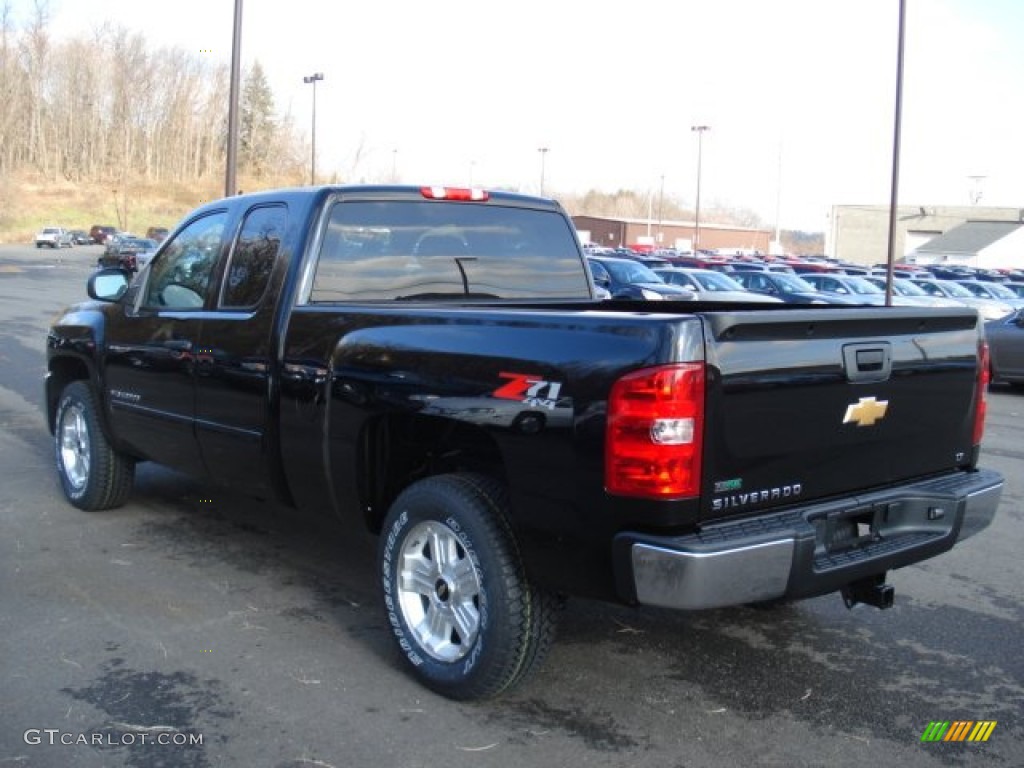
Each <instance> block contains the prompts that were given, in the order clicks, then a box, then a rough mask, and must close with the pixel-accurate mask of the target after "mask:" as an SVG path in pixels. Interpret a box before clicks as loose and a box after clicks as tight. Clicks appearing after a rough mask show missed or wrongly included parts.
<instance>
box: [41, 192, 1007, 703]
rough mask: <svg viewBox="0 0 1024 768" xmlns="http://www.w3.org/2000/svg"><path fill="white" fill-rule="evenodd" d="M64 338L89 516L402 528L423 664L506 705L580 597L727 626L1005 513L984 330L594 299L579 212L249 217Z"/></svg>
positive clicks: (178, 246) (464, 198)
mask: <svg viewBox="0 0 1024 768" xmlns="http://www.w3.org/2000/svg"><path fill="white" fill-rule="evenodd" d="M88 293H89V296H90V297H91V299H92V301H89V302H85V303H82V304H79V305H77V306H74V307H71V308H69V309H68V310H66V311H65V312H64V313H63V314H62V315H61V316H60V317H59V318H58V319H57V320H56V321H55V322H54V323H53V325H52V328H51V329H50V331H49V335H48V340H47V343H48V371H47V377H46V385H45V391H46V405H47V413H48V415H49V425H50V429H51V431H52V433H53V435H54V441H55V450H56V464H57V471H58V474H59V477H60V482H61V484H62V486H63V490H64V493H65V494H66V496H67V498H68V500H69V501H70V502H71V504H73V505H75V506H77V507H80V508H82V509H85V510H99V509H105V508H110V507H114V506H117V505H119V504H122V503H124V502H125V500H126V499H127V497H128V495H129V492H130V490H131V485H132V479H133V471H134V467H135V465H136V463H137V462H139V461H154V462H159V463H161V464H166V465H169V466H172V467H175V468H177V469H179V470H183V471H186V472H190V473H195V474H197V475H205V476H208V477H210V478H213V479H216V480H220V481H224V482H226V483H229V484H231V485H233V486H235V487H238V488H240V489H243V490H245V491H247V492H249V493H252V494H256V495H261V496H268V497H273V498H275V499H277V500H279V501H281V502H283V503H284V504H286V505H294V506H299V507H302V508H311V509H316V510H323V511H324V512H328V513H333V514H336V515H340V516H343V517H344V518H347V519H349V520H351V521H354V523H355V524H357V525H361V526H365V527H366V528H367V529H369V530H370V531H373V532H375V533H378V534H379V549H378V558H379V578H380V581H381V587H382V588H381V594H382V602H383V605H384V608H385V610H386V614H387V618H388V621H389V624H390V626H391V628H392V630H393V633H394V638H395V640H396V641H397V644H398V646H399V648H400V649H401V653H402V654H403V655H404V657H405V659H407V661H408V663H409V667H410V669H411V670H413V671H414V674H415V675H416V676H417V677H418V678H419V679H420V680H421V681H422V682H423V683H424V684H426V685H427V686H429V687H430V688H432V689H434V690H435V691H438V692H440V693H442V694H444V695H447V696H450V697H453V698H465V699H469V698H478V697H485V696H491V695H495V694H497V693H499V692H501V691H502V690H505V689H507V688H508V687H509V686H511V685H513V684H514V683H516V682H517V681H519V680H520V679H522V678H523V677H524V676H525V675H526V673H527V672H528V671H529V670H530V669H531V667H533V666H534V665H535V664H536V663H537V661H538V660H539V659H540V658H541V657H542V656H543V655H544V652H545V650H546V649H547V648H548V646H549V645H550V643H551V640H552V637H553V631H554V629H553V628H554V616H555V612H556V609H557V607H558V604H559V602H560V601H561V600H562V599H563V598H564V597H565V596H586V597H590V598H599V599H605V600H612V601H619V602H622V603H627V604H635V605H649V606H663V607H670V608H678V609H703V608H713V607H716V606H726V605H736V604H745V603H759V602H767V601H775V600H789V599H797V598H803V597H809V596H813V595H821V594H825V593H829V592H837V591H838V592H841V594H842V595H843V597H844V599H845V600H846V601H847V604H853V603H856V602H862V603H868V604H872V605H876V606H879V607H887V606H888V605H890V604H891V602H892V599H893V591H892V587H891V586H889V585H888V584H887V583H886V577H887V573H888V572H889V571H891V570H893V569H896V568H899V567H902V566H906V565H909V564H911V563H916V562H919V561H921V560H924V559H926V558H930V557H933V556H935V555H938V554H940V553H942V552H944V551H946V550H948V549H950V548H951V547H952V546H953V545H954V543H955V542H956V541H957V540H958V539H962V538H965V537H966V536H968V535H971V534H973V533H975V532H977V531H978V530H980V529H982V528H984V527H985V526H986V525H987V524H988V523H989V522H990V521H991V519H992V516H993V514H994V513H995V510H996V507H997V505H998V502H999V498H1000V494H1001V491H1002V478H1001V477H1000V476H999V475H998V474H996V473H994V472H991V471H986V470H983V469H979V468H978V466H977V464H978V457H979V446H980V443H981V438H982V430H983V425H984V416H985V397H986V384H987V377H988V365H987V362H986V359H987V348H986V345H985V339H984V334H983V331H982V325H981V324H980V323H979V320H978V317H977V314H976V313H975V312H974V311H973V310H971V309H966V308H965V309H959V308H952V309H941V310H936V309H916V308H913V309H908V308H884V307H883V308H877V307H875V308H861V307H844V306H821V307H813V308H811V307H802V306H799V305H791V304H779V305H764V304H754V303H751V304H749V305H746V304H720V305H716V304H709V303H702V302H694V301H685V302H670V301H659V302H654V301H650V302H629V301H605V302H599V301H596V300H594V298H593V285H592V283H591V281H590V277H589V273H588V271H587V269H586V266H585V262H584V257H583V254H582V251H581V248H580V245H579V242H578V239H577V237H576V234H575V231H574V229H573V226H572V223H571V221H570V219H569V218H568V217H567V215H566V213H565V212H564V210H563V209H562V208H561V207H560V206H559V205H558V204H557V203H555V202H553V201H550V200H542V199H537V198H531V197H526V196H520V195H514V194H508V193H499V192H487V191H481V190H475V189H474V190H467V189H451V188H435V187H424V188H411V187H375V186H358V187H356V186H353V187H346V186H339V187H320V188H308V189H291V190H283V191H277V192H264V193H258V194H250V195H242V196H238V197H234V198H227V199H224V200H220V201H217V202H213V203H210V204H208V205H206V206H204V207H202V208H200V209H198V210H196V211H195V212H193V213H192V214H190V215H189V216H188V217H186V218H185V219H184V220H183V221H182V222H181V224H180V225H179V226H178V227H177V228H176V230H175V231H174V232H172V234H171V236H170V237H169V238H168V239H167V240H166V241H165V242H164V243H163V244H162V245H161V247H160V249H159V251H158V252H157V254H156V255H155V256H154V257H153V259H152V261H151V262H150V263H149V264H148V265H147V266H146V267H145V268H144V269H143V270H142V271H141V272H140V273H139V274H138V275H137V276H135V277H134V279H132V276H131V275H129V274H128V273H126V272H123V271H121V270H118V269H105V270H100V271H98V272H96V273H95V274H94V275H92V276H91V277H90V280H89V285H88Z"/></svg>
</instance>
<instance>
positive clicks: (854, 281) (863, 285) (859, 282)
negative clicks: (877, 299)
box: [843, 277, 885, 296]
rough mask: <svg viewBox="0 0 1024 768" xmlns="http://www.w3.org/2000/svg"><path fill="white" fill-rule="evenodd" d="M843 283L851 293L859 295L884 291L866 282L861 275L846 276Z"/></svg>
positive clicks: (874, 294)
mask: <svg viewBox="0 0 1024 768" xmlns="http://www.w3.org/2000/svg"><path fill="white" fill-rule="evenodd" d="M843 285H845V286H846V287H847V288H849V289H850V292H851V293H856V294H859V295H861V296H868V295H870V296H877V295H878V294H880V293H885V291H884V290H883V289H881V288H879V287H878V286H877V285H875V284H873V283H870V282H868V281H867V280H865V279H864V278H863V277H848V278H846V279H845V280H844V281H843Z"/></svg>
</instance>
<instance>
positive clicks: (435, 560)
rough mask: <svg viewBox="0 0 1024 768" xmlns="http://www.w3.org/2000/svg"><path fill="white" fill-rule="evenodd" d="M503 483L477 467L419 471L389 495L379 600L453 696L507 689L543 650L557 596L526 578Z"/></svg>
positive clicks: (421, 662) (414, 656) (415, 662)
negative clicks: (423, 474) (473, 470)
mask: <svg viewBox="0 0 1024 768" xmlns="http://www.w3.org/2000/svg"><path fill="white" fill-rule="evenodd" d="M507 504H508V500H507V491H506V490H505V488H504V486H503V485H501V484H500V483H498V482H496V481H494V480H492V479H490V478H486V477H483V476H479V475H468V474H452V475H439V476H436V477H430V478H427V479H425V480H421V481H419V482H417V483H415V484H413V485H411V486H410V487H409V488H407V489H406V490H405V491H403V492H402V493H401V494H400V495H399V497H398V498H397V499H396V500H395V503H394V504H393V505H392V507H391V509H390V511H389V512H388V516H387V519H386V520H385V523H384V530H383V533H382V536H381V540H380V547H379V561H380V568H381V570H380V573H381V578H382V584H383V589H384V607H385V610H386V612H387V617H388V622H389V623H390V625H391V629H392V632H393V633H394V637H395V641H396V642H397V643H398V647H399V649H400V651H401V653H402V655H403V656H404V657H405V659H406V661H408V662H409V664H410V666H411V669H412V672H413V674H414V675H415V676H416V677H417V678H418V679H419V681H420V682H421V683H423V684H424V685H425V686H427V687H428V688H430V689H431V690H433V691H436V692H437V693H440V694H442V695H444V696H447V697H449V698H452V699H459V700H468V699H482V698H489V697H493V696H496V695H498V694H500V693H501V692H503V691H505V690H507V689H508V688H510V687H511V686H513V685H514V684H516V683H517V682H519V681H520V680H521V679H523V678H524V677H525V676H526V675H527V674H528V673H529V672H530V670H531V669H532V668H533V667H534V666H535V665H536V664H537V663H538V662H539V661H540V660H541V659H542V658H543V656H544V654H545V653H546V652H547V650H548V648H549V647H550V645H551V641H552V639H553V637H554V611H555V607H556V603H555V601H554V599H553V598H552V597H551V596H550V595H547V594H546V593H544V592H542V591H540V590H538V589H537V588H536V587H534V586H533V585H532V584H530V582H529V580H528V578H527V576H526V574H525V571H524V569H523V564H522V560H521V558H520V556H519V550H518V547H517V546H516V541H515V538H514V535H513V533H512V529H511V526H510V525H509V522H508V519H507V517H506V508H507Z"/></svg>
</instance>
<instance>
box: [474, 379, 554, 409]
mask: <svg viewBox="0 0 1024 768" xmlns="http://www.w3.org/2000/svg"><path fill="white" fill-rule="evenodd" d="M498 375H499V376H501V378H503V379H509V382H508V384H505V385H504V386H502V387H498V388H497V389H496V390H494V392H492V393H491V394H492V395H494V397H500V398H501V399H503V400H518V401H519V402H521V403H526V404H527V405H531V406H533V407H535V408H548V409H549V410H554V409H555V406H556V405H557V403H558V396H559V393H560V392H561V391H562V382H560V381H547V380H546V379H542V378H541V377H540V376H538V375H536V374H533V373H507V372H505V371H502V372H501V373H499V374H498Z"/></svg>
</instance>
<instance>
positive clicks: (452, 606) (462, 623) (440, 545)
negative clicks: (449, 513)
mask: <svg viewBox="0 0 1024 768" xmlns="http://www.w3.org/2000/svg"><path fill="white" fill-rule="evenodd" d="M397 582H398V583H397V586H398V590H397V591H398V595H397V597H398V604H399V606H400V610H401V612H402V618H403V619H404V620H405V623H406V624H407V625H408V627H409V628H410V630H411V631H412V633H413V634H414V635H415V636H416V639H417V640H418V642H419V644H420V646H421V647H422V648H423V650H424V651H425V652H426V653H428V654H429V655H430V656H432V657H433V658H435V659H437V660H438V661H446V662H452V661H458V660H459V659H461V658H462V657H463V656H465V655H466V654H467V653H469V651H470V650H471V649H472V647H473V643H474V642H475V641H476V638H477V635H478V634H479V633H480V591H481V590H480V577H479V576H478V575H477V571H476V568H475V567H474V565H473V560H472V558H471V557H470V556H469V554H468V552H467V551H466V549H465V547H463V546H462V544H461V543H460V542H459V539H458V536H457V535H456V534H455V531H453V530H452V529H451V528H449V527H448V526H447V525H444V524H443V523H440V522H436V521H427V522H422V523H420V524H418V525H416V526H415V527H414V528H413V529H412V530H411V531H409V534H408V536H407V538H406V540H405V542H404V544H403V545H402V549H401V553H400V555H399V558H398V580H397Z"/></svg>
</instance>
